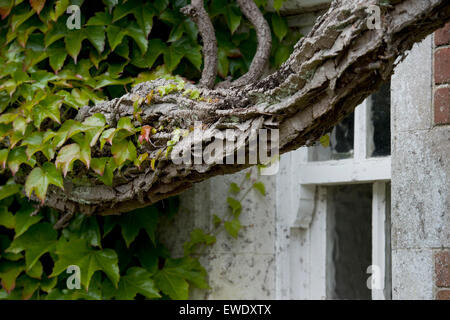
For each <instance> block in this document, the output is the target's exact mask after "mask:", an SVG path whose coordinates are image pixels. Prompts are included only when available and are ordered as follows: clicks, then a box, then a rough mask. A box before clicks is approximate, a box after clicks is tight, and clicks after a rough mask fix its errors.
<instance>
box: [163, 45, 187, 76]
mask: <svg viewBox="0 0 450 320" xmlns="http://www.w3.org/2000/svg"><path fill="white" fill-rule="evenodd" d="M182 58H183V54H182V53H180V52H178V50H177V48H176V47H174V46H173V45H172V46H170V47H168V48H167V49H166V50H165V52H164V63H165V65H166V68H167V71H168V72H172V71H173V70H174V69H175V68H176V67H177V66H178V64H179V63H180V61H181V59H182Z"/></svg>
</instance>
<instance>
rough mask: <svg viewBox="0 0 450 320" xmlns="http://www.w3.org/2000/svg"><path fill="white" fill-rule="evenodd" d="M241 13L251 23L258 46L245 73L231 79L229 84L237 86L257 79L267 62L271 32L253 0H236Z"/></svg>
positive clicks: (270, 45)
mask: <svg viewBox="0 0 450 320" xmlns="http://www.w3.org/2000/svg"><path fill="white" fill-rule="evenodd" d="M237 2H238V4H239V7H240V8H241V11H242V13H243V14H244V15H245V16H246V17H247V19H248V20H249V21H250V22H251V23H252V24H253V26H254V27H255V30H256V36H257V38H258V48H257V49H256V53H255V56H254V57H253V60H252V63H251V64H250V68H249V70H248V72H247V73H246V74H244V75H243V76H242V77H240V78H239V79H237V80H235V81H233V82H232V83H231V86H233V87H239V86H244V85H247V84H248V83H251V82H255V81H257V80H259V78H260V77H261V75H262V74H263V72H264V69H265V67H266V66H267V63H268V62H269V57H270V50H271V47H272V34H271V31H270V27H269V24H268V23H267V21H266V19H264V16H263V14H262V13H261V11H260V10H259V8H258V6H257V5H256V4H255V2H254V1H253V0H237Z"/></svg>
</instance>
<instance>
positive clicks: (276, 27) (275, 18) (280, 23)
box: [272, 14, 289, 41]
mask: <svg viewBox="0 0 450 320" xmlns="http://www.w3.org/2000/svg"><path fill="white" fill-rule="evenodd" d="M272 28H273V32H274V33H275V35H276V36H277V38H278V40H280V41H282V40H283V39H284V37H285V36H286V35H287V33H288V31H289V27H288V25H287V22H286V20H285V19H283V18H282V17H280V16H279V15H278V14H273V15H272Z"/></svg>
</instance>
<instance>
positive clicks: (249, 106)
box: [46, 0, 450, 214]
mask: <svg viewBox="0 0 450 320" xmlns="http://www.w3.org/2000/svg"><path fill="white" fill-rule="evenodd" d="M378 3H379V2H378V0H336V1H334V2H333V3H332V5H331V7H330V9H329V10H328V12H327V13H326V14H325V15H324V16H323V17H321V18H320V19H319V20H318V23H317V24H316V26H315V27H314V28H313V30H312V31H311V33H310V34H309V35H308V36H307V37H305V38H303V39H302V40H300V41H299V43H297V45H296V46H295V49H294V52H293V54H292V55H291V57H290V58H289V59H288V61H287V62H286V63H284V64H283V66H282V67H281V68H280V69H279V70H278V71H276V72H275V73H274V74H272V75H270V76H268V77H266V78H264V79H262V80H260V81H257V82H253V83H249V84H248V85H246V86H245V87H242V88H231V89H217V90H208V89H202V90H201V94H202V97H204V99H201V100H192V99H189V98H187V97H185V96H183V95H182V94H181V93H180V92H174V93H171V94H168V95H166V96H163V97H160V96H157V97H155V99H154V100H152V104H151V105H146V106H144V107H143V115H142V118H143V121H144V123H146V124H150V125H152V126H153V127H157V126H158V125H159V124H164V126H165V128H166V132H161V133H158V134H157V135H155V136H154V137H153V140H154V141H153V143H154V145H155V146H156V147H155V146H153V145H146V147H145V151H147V152H149V154H150V158H152V157H155V156H156V154H157V153H158V152H160V151H161V150H163V151H165V147H164V146H165V141H167V140H168V139H169V138H170V133H171V132H172V130H173V128H175V127H181V128H189V127H190V126H192V125H194V122H195V121H197V120H201V121H202V122H203V124H204V126H203V128H202V130H203V137H202V141H201V142H202V143H203V145H204V146H207V145H209V144H210V143H211V137H213V136H215V135H216V133H218V132H221V133H223V132H224V130H225V129H227V128H228V129H231V130H232V131H233V132H234V134H235V135H236V136H237V137H238V140H239V141H241V143H240V144H236V145H235V148H234V149H231V150H230V149H228V150H226V152H225V153H224V154H222V155H217V157H221V158H225V157H226V156H227V155H230V154H234V153H235V152H236V150H237V149H239V148H246V149H245V150H246V151H248V149H247V148H248V141H249V139H250V137H251V135H252V134H253V133H252V132H254V130H255V129H260V128H279V130H280V139H279V143H280V152H281V153H284V152H288V151H290V150H293V149H296V148H299V147H300V146H303V145H308V144H311V143H313V142H314V141H317V139H318V138H320V136H321V135H323V133H325V132H327V131H328V130H330V128H332V127H333V126H334V125H336V124H337V123H338V122H339V121H340V120H341V119H342V118H344V117H345V116H346V115H347V114H349V113H350V112H351V111H353V109H354V108H355V107H356V106H358V105H359V104H360V103H361V102H362V101H363V100H364V99H365V98H366V97H368V96H369V95H370V94H371V93H373V92H374V91H376V90H377V89H378V88H379V86H380V85H381V84H382V83H383V82H385V81H387V80H389V79H390V77H391V75H392V73H393V71H394V68H395V66H396V64H397V63H398V62H399V61H400V60H401V59H402V58H403V57H404V56H405V54H406V52H407V51H408V50H410V49H411V48H412V46H413V44H414V43H416V42H419V41H421V40H422V39H424V38H425V37H426V36H427V35H429V34H430V33H432V32H433V31H435V30H436V29H438V28H440V27H441V26H443V25H444V24H445V22H447V21H449V19H450V2H449V1H448V0H426V1H425V0H403V1H401V0H391V2H390V3H391V6H387V7H383V25H382V29H381V30H375V29H374V30H370V29H368V27H367V18H368V17H367V11H366V9H367V7H368V6H369V5H377V4H378ZM369 66H370V67H369ZM167 81H168V80H162V79H161V80H157V81H153V82H146V83H143V84H141V85H139V86H137V87H135V88H134V89H133V92H132V93H130V94H127V95H125V96H123V97H121V98H120V99H114V100H112V101H109V102H106V103H103V104H99V105H96V106H94V107H85V108H83V109H82V110H80V112H79V114H78V119H80V120H81V119H84V118H85V117H87V116H89V115H90V114H93V113H96V112H102V113H104V114H105V115H106V117H107V119H108V122H109V124H110V125H115V123H116V121H117V119H118V118H119V117H123V116H130V117H132V115H133V103H134V101H135V96H136V95H137V96H141V97H145V96H146V95H147V94H148V93H149V92H151V90H155V89H156V88H157V87H158V86H160V85H164V84H166V83H167ZM187 88H191V87H190V86H189V85H188V87H187ZM236 119H239V120H238V121H237V122H236ZM195 139H196V138H195V137H194V136H193V133H191V134H189V135H188V136H187V137H186V138H183V139H182V140H181V141H180V142H179V143H178V144H177V147H179V148H181V149H182V150H190V149H192V147H193V143H194V141H196V140H195ZM225 139H231V138H229V137H228V136H226V137H225ZM159 146H160V147H159ZM247 159H248V158H247ZM147 162H148V161H147ZM248 166H250V164H248V163H247V164H243V165H226V164H206V163H202V164H175V163H173V162H172V161H170V160H165V159H162V160H161V161H159V162H158V165H157V168H156V170H152V169H151V168H150V165H149V164H146V165H143V166H142V167H141V169H137V168H128V169H125V170H123V172H121V174H120V175H119V174H118V175H117V176H116V177H115V180H114V186H113V187H108V186H105V185H103V184H101V183H100V182H98V181H96V180H95V179H94V178H92V180H91V184H90V185H77V184H76V183H75V182H74V181H75V180H72V179H66V180H65V191H61V190H60V189H58V188H56V187H55V188H53V187H52V188H50V189H49V193H48V194H47V199H46V204H47V205H49V206H51V207H53V208H57V209H59V210H61V211H63V212H82V213H85V214H119V213H121V212H127V211H129V210H132V209H134V208H137V207H143V206H146V205H149V204H151V203H155V202H156V201H159V200H161V199H164V198H167V197H169V196H171V195H174V194H177V193H179V192H181V191H183V190H186V189H187V188H189V187H190V186H191V185H192V184H193V183H196V182H199V181H202V180H205V179H207V178H209V177H212V176H215V175H220V174H226V173H233V172H237V171H239V170H242V169H244V168H246V167H248ZM77 174H80V175H86V173H85V172H82V171H80V172H78V173H77Z"/></svg>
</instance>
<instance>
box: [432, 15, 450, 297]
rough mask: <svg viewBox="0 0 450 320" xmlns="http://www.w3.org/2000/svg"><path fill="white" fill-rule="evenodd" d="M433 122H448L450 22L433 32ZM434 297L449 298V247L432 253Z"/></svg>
mask: <svg viewBox="0 0 450 320" xmlns="http://www.w3.org/2000/svg"><path fill="white" fill-rule="evenodd" d="M434 44H435V49H434V102H433V106H434V123H435V124H436V125H448V124H450V23H447V25H446V26H445V27H444V28H442V29H440V30H438V31H436V33H435V34H434ZM434 273H435V277H434V280H435V288H436V290H435V298H436V300H450V249H442V250H438V251H436V252H435V254H434Z"/></svg>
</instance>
